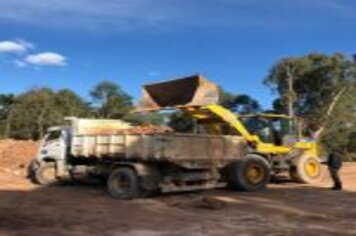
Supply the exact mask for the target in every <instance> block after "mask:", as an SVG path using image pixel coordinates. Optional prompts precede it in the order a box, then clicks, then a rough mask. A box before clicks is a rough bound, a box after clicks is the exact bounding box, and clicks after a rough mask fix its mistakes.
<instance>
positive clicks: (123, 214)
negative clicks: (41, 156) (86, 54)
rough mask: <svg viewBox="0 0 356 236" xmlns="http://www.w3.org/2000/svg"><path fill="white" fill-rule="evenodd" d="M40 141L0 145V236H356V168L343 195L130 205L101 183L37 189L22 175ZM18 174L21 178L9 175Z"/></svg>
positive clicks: (292, 191) (201, 198) (171, 198)
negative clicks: (115, 198)
mask: <svg viewBox="0 0 356 236" xmlns="http://www.w3.org/2000/svg"><path fill="white" fill-rule="evenodd" d="M36 147H37V143H36V142H32V141H20V142H17V141H13V140H6V141H2V142H0V153H1V154H0V160H1V161H0V235H6V236H7V235H77V236H81V235H83V236H84V235H125V236H141V235H142V236H156V235H157V236H162V235H167V236H168V235H173V236H178V235H182V236H187V235H221V236H225V235H256V236H257V235H318V236H321V235H323V236H324V235H356V221H355V217H356V208H355V206H356V181H355V180H356V164H348V163H345V165H344V168H343V169H342V175H341V176H342V179H343V181H344V184H345V191H342V192H335V191H330V190H329V189H328V187H329V186H330V185H331V181H330V179H329V177H328V176H327V175H326V176H325V177H324V179H323V181H322V182H321V183H319V184H316V185H302V184H296V183H290V182H286V181H285V182H281V183H278V184H276V183H274V184H270V185H269V189H268V190H266V191H262V192H249V193H243V192H234V191H228V190H225V189H216V190H209V191H204V192H188V193H180V194H164V195H162V196H159V197H155V198H147V199H135V200H131V201H124V200H114V199H111V198H110V197H109V196H107V194H105V187H104V186H103V185H99V184H89V183H87V184H76V185H65V186H51V187H39V186H36V185H33V184H31V183H30V182H29V180H28V179H26V178H25V177H24V176H23V175H19V174H18V173H17V172H16V171H19V170H23V169H24V168H23V165H26V163H29V162H30V160H31V158H32V157H33V155H35V153H36ZM11 170H15V172H13V171H11Z"/></svg>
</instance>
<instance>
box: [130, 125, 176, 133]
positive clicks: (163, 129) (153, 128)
mask: <svg viewBox="0 0 356 236" xmlns="http://www.w3.org/2000/svg"><path fill="white" fill-rule="evenodd" d="M171 132H173V129H171V128H170V127H167V126H158V125H151V124H148V125H140V126H133V127H131V128H128V129H125V130H123V133H127V134H164V133H171Z"/></svg>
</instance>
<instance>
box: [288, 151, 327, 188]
mask: <svg viewBox="0 0 356 236" xmlns="http://www.w3.org/2000/svg"><path fill="white" fill-rule="evenodd" d="M294 163H295V164H294V165H293V166H292V167H291V168H290V171H289V173H290V177H291V179H292V180H293V181H295V182H298V183H306V184H310V183H315V182H318V181H319V180H320V177H321V175H322V171H323V168H322V166H321V164H320V161H319V159H318V158H317V157H313V156H308V155H305V156H300V157H298V158H297V159H296V160H295V161H294Z"/></svg>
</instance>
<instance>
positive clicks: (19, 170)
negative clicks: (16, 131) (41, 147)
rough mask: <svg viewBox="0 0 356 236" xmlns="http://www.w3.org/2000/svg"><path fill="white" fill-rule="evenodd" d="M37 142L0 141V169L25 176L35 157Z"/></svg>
mask: <svg viewBox="0 0 356 236" xmlns="http://www.w3.org/2000/svg"><path fill="white" fill-rule="evenodd" d="M37 148H38V142H35V141H19V140H12V139H6V140H0V169H1V170H3V171H8V172H11V173H14V174H18V175H25V173H26V168H27V166H28V164H29V163H30V162H31V160H32V159H33V158H34V157H35V156H36V152H37Z"/></svg>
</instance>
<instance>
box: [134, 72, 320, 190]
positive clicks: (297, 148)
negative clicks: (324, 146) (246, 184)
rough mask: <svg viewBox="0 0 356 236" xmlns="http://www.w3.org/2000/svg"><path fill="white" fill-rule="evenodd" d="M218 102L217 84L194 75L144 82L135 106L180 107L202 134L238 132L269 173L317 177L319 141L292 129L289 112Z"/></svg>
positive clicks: (256, 172)
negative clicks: (244, 110) (246, 109)
mask: <svg viewBox="0 0 356 236" xmlns="http://www.w3.org/2000/svg"><path fill="white" fill-rule="evenodd" d="M218 101H219V89H218V86H217V85H216V84H214V83H212V82H210V81H208V80H207V79H205V78H204V77H203V76H201V75H194V76H190V77H185V78H181V79H175V80H170V81H165V82H161V83H155V84H149V85H145V86H143V98H142V99H141V101H140V103H139V105H138V107H137V111H139V112H150V111H158V110H164V109H179V110H181V111H183V112H185V113H187V114H189V115H191V117H193V118H194V119H195V120H196V122H197V124H198V127H199V128H198V131H199V132H201V133H206V134H214V135H239V136H241V137H243V138H244V139H245V141H246V142H247V144H248V151H247V152H248V154H251V155H252V156H253V155H259V156H262V157H263V158H264V159H265V160H266V161H268V163H269V165H270V166H271V171H272V174H274V175H276V174H279V173H286V172H287V173H289V175H290V177H291V179H292V180H294V181H296V182H301V183H313V182H316V181H318V180H319V179H320V176H321V173H322V167H321V164H320V160H319V156H320V150H319V148H318V145H317V143H316V141H314V140H312V139H310V138H309V139H307V138H303V137H300V135H298V134H297V133H298V132H296V129H295V128H293V127H295V125H293V124H292V123H293V122H292V121H293V120H292V118H291V117H288V116H286V115H280V114H269V113H262V114H251V115H239V114H235V113H233V112H231V111H230V110H228V109H226V108H224V107H222V106H220V105H218ZM251 155H246V156H251ZM245 174H246V175H247V176H248V177H249V178H250V180H251V181H257V182H258V180H259V179H260V178H262V175H263V172H262V171H261V170H260V168H258V167H256V168H252V167H251V168H250V169H249V171H247V172H246V173H245Z"/></svg>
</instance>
